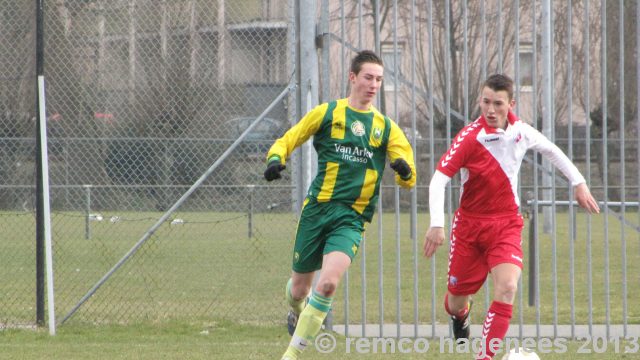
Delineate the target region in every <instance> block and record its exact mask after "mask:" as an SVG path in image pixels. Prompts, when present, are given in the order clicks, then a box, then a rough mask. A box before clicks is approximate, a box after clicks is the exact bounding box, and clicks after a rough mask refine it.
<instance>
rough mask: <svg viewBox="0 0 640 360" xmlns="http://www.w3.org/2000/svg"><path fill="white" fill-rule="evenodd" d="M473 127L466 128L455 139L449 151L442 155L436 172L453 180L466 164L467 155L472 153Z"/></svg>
mask: <svg viewBox="0 0 640 360" xmlns="http://www.w3.org/2000/svg"><path fill="white" fill-rule="evenodd" d="M471 132H472V128H471V126H466V127H464V128H462V130H460V132H459V133H458V135H456V137H455V138H454V139H453V142H452V143H451V146H450V147H449V150H447V152H446V153H444V154H443V155H442V157H441V158H440V161H438V165H437V166H436V170H438V171H440V172H441V173H443V174H444V175H446V176H448V177H450V178H452V177H453V176H454V175H455V174H456V173H457V172H458V171H459V170H460V168H462V167H463V166H464V164H465V159H466V155H467V153H468V152H469V151H470V150H469V148H470V147H471V142H472V141H473V136H470V134H471Z"/></svg>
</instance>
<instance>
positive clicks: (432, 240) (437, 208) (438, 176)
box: [424, 170, 451, 257]
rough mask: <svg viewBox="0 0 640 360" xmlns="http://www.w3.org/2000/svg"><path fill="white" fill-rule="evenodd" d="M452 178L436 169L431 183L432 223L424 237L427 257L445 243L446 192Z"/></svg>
mask: <svg viewBox="0 0 640 360" xmlns="http://www.w3.org/2000/svg"><path fill="white" fill-rule="evenodd" d="M450 180H451V178H450V177H448V176H447V175H445V174H443V173H441V172H440V171H439V170H436V172H435V173H434V174H433V177H432V178H431V183H430V184H429V215H430V217H431V225H430V227H429V230H427V233H426V234H425V237H424V256H426V257H431V256H432V255H433V254H434V253H435V252H436V250H437V249H438V247H439V246H440V245H442V244H443V243H444V194H445V187H446V186H447V184H448V183H449V181H450Z"/></svg>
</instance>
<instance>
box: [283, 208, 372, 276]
mask: <svg viewBox="0 0 640 360" xmlns="http://www.w3.org/2000/svg"><path fill="white" fill-rule="evenodd" d="M363 233H364V220H363V218H362V216H361V215H360V214H358V213H357V212H356V211H355V210H353V209H352V208H351V207H349V206H347V205H344V204H340V203H335V202H331V201H329V202H323V203H319V202H317V201H316V200H315V199H313V198H307V199H305V201H304V206H303V208H302V214H301V215H300V221H299V222H298V229H297V230H296V242H295V245H294V247H293V265H292V269H293V271H295V272H298V273H308V272H312V271H316V270H319V269H320V268H322V256H323V255H325V254H328V253H330V252H332V251H340V252H342V253H345V254H346V255H348V256H349V258H351V260H353V258H354V257H355V256H356V253H357V252H358V247H359V246H360V241H361V240H362V236H363Z"/></svg>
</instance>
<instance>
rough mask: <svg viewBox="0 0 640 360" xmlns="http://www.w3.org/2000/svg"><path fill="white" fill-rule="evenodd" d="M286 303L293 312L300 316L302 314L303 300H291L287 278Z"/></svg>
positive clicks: (289, 283)
mask: <svg viewBox="0 0 640 360" xmlns="http://www.w3.org/2000/svg"><path fill="white" fill-rule="evenodd" d="M286 296H287V302H288V303H289V306H291V309H293V311H294V312H295V313H296V314H300V313H301V312H302V309H304V300H305V299H300V300H295V299H294V298H293V296H291V278H289V281H287V295H286Z"/></svg>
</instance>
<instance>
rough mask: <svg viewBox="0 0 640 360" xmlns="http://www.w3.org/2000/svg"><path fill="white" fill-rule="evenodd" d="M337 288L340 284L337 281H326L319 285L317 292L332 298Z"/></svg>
mask: <svg viewBox="0 0 640 360" xmlns="http://www.w3.org/2000/svg"><path fill="white" fill-rule="evenodd" d="M337 287H338V283H337V282H336V281H331V280H326V281H322V282H321V283H320V284H318V287H317V290H318V292H319V293H320V295H322V296H324V297H332V296H333V294H334V293H335V292H336V288H337Z"/></svg>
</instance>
